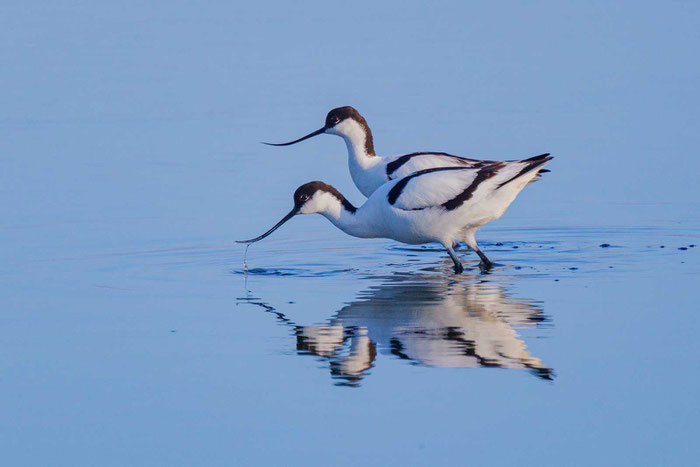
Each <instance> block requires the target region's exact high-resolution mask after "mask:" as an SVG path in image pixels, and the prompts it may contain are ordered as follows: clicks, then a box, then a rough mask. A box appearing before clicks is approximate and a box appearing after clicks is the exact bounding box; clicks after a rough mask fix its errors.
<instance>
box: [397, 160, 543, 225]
mask: <svg viewBox="0 0 700 467" xmlns="http://www.w3.org/2000/svg"><path fill="white" fill-rule="evenodd" d="M550 159H551V157H550V156H549V154H542V155H540V156H536V157H532V158H530V159H525V160H522V161H514V162H494V163H491V164H488V165H485V166H483V167H480V168H468V167H437V168H431V169H426V170H421V171H418V172H415V173H412V174H411V175H408V176H406V177H404V178H402V179H400V180H399V181H397V182H395V183H394V185H393V186H392V187H391V189H390V190H389V192H388V194H387V198H388V202H389V204H390V205H391V206H393V207H394V208H397V209H402V210H405V211H414V210H419V209H426V208H436V207H440V208H443V209H445V210H448V211H451V210H453V209H457V208H459V207H460V206H462V205H463V204H464V203H465V202H467V201H469V200H470V199H471V198H472V196H474V193H475V192H476V191H477V190H478V189H479V188H482V189H483V190H487V193H488V192H491V193H492V192H495V191H496V190H500V189H501V188H502V187H504V186H514V185H513V184H511V182H514V181H515V180H518V179H521V177H524V176H525V175H526V174H530V173H532V174H533V175H534V174H536V171H537V170H539V169H541V167H542V166H543V165H544V164H546V163H547V161H549V160H550ZM521 180H524V179H521ZM520 189H522V187H520V188H518V189H517V191H520Z"/></svg>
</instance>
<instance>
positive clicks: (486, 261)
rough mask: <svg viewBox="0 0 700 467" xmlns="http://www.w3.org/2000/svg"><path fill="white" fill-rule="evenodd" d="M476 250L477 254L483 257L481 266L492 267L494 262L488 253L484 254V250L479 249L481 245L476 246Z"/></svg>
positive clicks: (483, 267) (484, 267)
mask: <svg viewBox="0 0 700 467" xmlns="http://www.w3.org/2000/svg"><path fill="white" fill-rule="evenodd" d="M474 251H476V254H477V255H479V258H481V263H479V267H480V268H481V269H486V270H488V269H491V267H492V266H493V263H492V262H491V260H490V259H488V258H487V257H486V255H485V254H484V252H483V251H481V250H480V249H479V247H476V250H474Z"/></svg>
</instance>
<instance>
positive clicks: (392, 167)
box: [386, 152, 492, 177]
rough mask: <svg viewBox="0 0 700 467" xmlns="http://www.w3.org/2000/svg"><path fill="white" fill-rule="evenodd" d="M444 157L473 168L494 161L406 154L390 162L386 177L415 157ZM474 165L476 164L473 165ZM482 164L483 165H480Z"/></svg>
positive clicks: (445, 154)
mask: <svg viewBox="0 0 700 467" xmlns="http://www.w3.org/2000/svg"><path fill="white" fill-rule="evenodd" d="M432 155H436V156H442V157H451V158H453V159H457V160H459V161H464V162H465V163H470V166H471V167H472V168H478V167H481V166H482V165H484V164H490V163H491V162H492V161H481V160H478V159H469V158H467V157H460V156H455V155H454V154H448V153H446V152H412V153H411V154H406V155H404V156H401V157H399V158H397V159H394V160H393V161H391V162H389V163H388V164H387V165H386V176H387V177H390V176H391V174H393V173H394V172H396V171H397V170H399V168H400V167H401V166H402V165H404V164H405V163H406V162H408V161H410V160H411V159H413V158H414V157H420V156H432ZM471 163H474V164H471ZM480 163H483V164H481V165H479V164H480Z"/></svg>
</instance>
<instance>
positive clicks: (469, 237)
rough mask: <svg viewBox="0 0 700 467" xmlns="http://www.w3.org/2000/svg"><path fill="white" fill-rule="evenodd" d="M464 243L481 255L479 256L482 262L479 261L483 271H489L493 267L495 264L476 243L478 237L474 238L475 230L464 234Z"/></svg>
mask: <svg viewBox="0 0 700 467" xmlns="http://www.w3.org/2000/svg"><path fill="white" fill-rule="evenodd" d="M464 243H466V244H467V246H468V247H469V248H471V249H472V250H474V252H475V253H476V254H477V255H479V258H480V259H481V262H480V263H479V267H480V268H481V269H482V270H483V271H488V270H489V269H491V267H492V266H493V263H492V262H491V260H490V259H488V258H487V257H486V255H485V254H484V252H483V251H481V249H480V248H479V245H477V244H476V238H474V232H473V231H469V232H467V233H466V234H465V235H464Z"/></svg>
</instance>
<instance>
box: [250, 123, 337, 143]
mask: <svg viewBox="0 0 700 467" xmlns="http://www.w3.org/2000/svg"><path fill="white" fill-rule="evenodd" d="M327 129H328V128H327V127H325V126H324V127H323V128H320V129H318V130H316V131H314V132H313V133H309V134H308V135H306V136H302V137H301V138H299V139H297V140H294V141H290V142H288V143H266V142H264V141H263V144H267V145H268V146H289V145H290V144H296V143H299V142H300V141H304V140H305V139H309V138H313V137H314V136H318V135H321V134H323V133H325V132H326V130H327Z"/></svg>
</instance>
